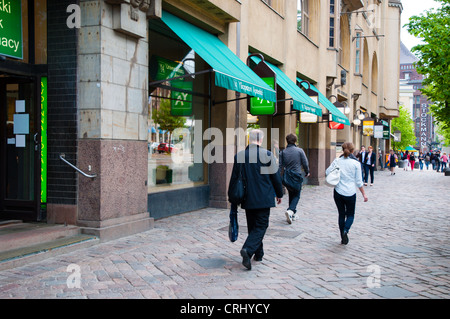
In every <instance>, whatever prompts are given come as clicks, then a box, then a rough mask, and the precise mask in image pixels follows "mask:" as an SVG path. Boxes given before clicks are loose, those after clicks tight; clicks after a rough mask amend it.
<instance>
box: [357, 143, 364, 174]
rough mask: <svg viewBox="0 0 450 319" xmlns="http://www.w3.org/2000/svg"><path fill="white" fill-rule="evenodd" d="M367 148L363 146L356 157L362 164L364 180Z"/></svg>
mask: <svg viewBox="0 0 450 319" xmlns="http://www.w3.org/2000/svg"><path fill="white" fill-rule="evenodd" d="M366 154H367V152H366V148H365V146H364V145H361V150H360V151H359V153H358V155H356V158H357V159H358V161H359V162H360V163H361V178H362V180H364V176H365V174H364V172H365V170H364V160H365V159H366Z"/></svg>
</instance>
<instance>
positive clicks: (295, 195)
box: [288, 189, 301, 214]
mask: <svg viewBox="0 0 450 319" xmlns="http://www.w3.org/2000/svg"><path fill="white" fill-rule="evenodd" d="M288 193H289V208H288V209H290V210H292V211H293V212H294V214H295V213H296V212H297V204H298V202H299V201H300V193H301V189H299V190H298V191H292V190H288Z"/></svg>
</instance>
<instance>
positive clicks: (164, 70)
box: [0, 0, 186, 81]
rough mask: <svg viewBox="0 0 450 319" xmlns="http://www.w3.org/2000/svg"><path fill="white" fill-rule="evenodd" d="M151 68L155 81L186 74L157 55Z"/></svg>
mask: <svg viewBox="0 0 450 319" xmlns="http://www.w3.org/2000/svg"><path fill="white" fill-rule="evenodd" d="M0 1H1V0H0ZM149 68H150V75H151V77H152V79H153V80H154V81H159V80H165V79H171V78H174V77H177V76H183V75H185V74H186V71H185V70H184V67H183V63H181V62H175V61H171V60H168V59H164V58H162V57H159V56H156V55H154V56H152V58H151V59H150V66H149Z"/></svg>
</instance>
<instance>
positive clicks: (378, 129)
mask: <svg viewBox="0 0 450 319" xmlns="http://www.w3.org/2000/svg"><path fill="white" fill-rule="evenodd" d="M383 128H384V126H383V124H380V123H377V124H375V125H374V126H373V137H375V138H383Z"/></svg>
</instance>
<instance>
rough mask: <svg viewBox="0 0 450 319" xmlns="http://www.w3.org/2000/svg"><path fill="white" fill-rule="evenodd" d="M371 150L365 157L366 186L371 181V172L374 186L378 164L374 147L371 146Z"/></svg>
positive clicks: (371, 182) (371, 183) (371, 184)
mask: <svg viewBox="0 0 450 319" xmlns="http://www.w3.org/2000/svg"><path fill="white" fill-rule="evenodd" d="M368 150H369V152H368V153H367V155H366V156H365V158H364V186H367V182H368V181H369V174H370V186H373V171H374V170H375V165H376V160H377V159H376V155H375V153H374V152H373V147H372V146H369V148H368Z"/></svg>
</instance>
